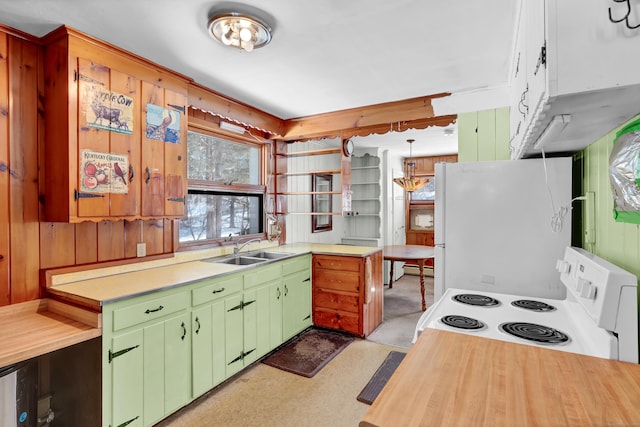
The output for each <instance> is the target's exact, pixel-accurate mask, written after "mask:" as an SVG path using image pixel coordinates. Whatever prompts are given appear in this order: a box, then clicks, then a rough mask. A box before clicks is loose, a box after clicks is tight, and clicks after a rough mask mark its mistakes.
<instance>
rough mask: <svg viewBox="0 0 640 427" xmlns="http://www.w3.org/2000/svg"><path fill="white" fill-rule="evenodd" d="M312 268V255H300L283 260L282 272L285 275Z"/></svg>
mask: <svg viewBox="0 0 640 427" xmlns="http://www.w3.org/2000/svg"><path fill="white" fill-rule="evenodd" d="M310 268H311V256H310V255H304V256H299V257H295V258H292V259H288V260H286V261H283V262H282V274H283V275H284V276H286V275H288V274H292V273H295V272H296V271H301V270H308V269H310Z"/></svg>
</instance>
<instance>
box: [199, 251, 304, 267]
mask: <svg viewBox="0 0 640 427" xmlns="http://www.w3.org/2000/svg"><path fill="white" fill-rule="evenodd" d="M294 255H296V254H293V253H290V252H270V251H255V252H246V253H243V254H236V255H227V256H224V257H216V258H208V259H204V260H203V261H206V262H215V263H220V264H232V265H252V264H263V263H266V262H269V261H274V260H279V259H283V258H290V257H292V256H294Z"/></svg>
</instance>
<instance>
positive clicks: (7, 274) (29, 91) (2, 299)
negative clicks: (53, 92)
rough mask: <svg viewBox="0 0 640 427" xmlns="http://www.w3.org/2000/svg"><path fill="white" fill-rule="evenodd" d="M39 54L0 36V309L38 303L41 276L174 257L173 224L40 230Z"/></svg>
mask: <svg viewBox="0 0 640 427" xmlns="http://www.w3.org/2000/svg"><path fill="white" fill-rule="evenodd" d="M43 88H44V73H43V52H42V47H41V46H40V45H39V44H38V43H37V42H36V41H32V40H27V39H24V38H21V37H16V36H14V35H10V34H6V33H4V32H2V31H0V255H2V259H0V306H2V305H8V304H15V303H19V302H23V301H29V300H33V299H37V298H39V297H40V296H41V295H42V293H41V289H40V270H41V269H48V268H54V267H65V266H77V265H82V264H89V263H98V262H106V261H117V260H125V259H130V258H135V257H136V245H137V243H141V242H144V243H146V245H147V256H151V255H158V254H166V253H172V252H173V251H174V248H173V228H174V227H173V221H171V220H159V221H133V222H127V221H113V222H106V221H105V222H100V223H80V224H67V223H53V222H42V221H40V218H43V215H42V211H41V209H42V206H41V205H40V203H39V200H40V197H39V194H40V193H41V191H40V187H42V185H43V180H44V171H43V170H42V168H41V167H40V166H39V165H42V164H44V162H43V158H42V156H43V152H44V150H43V144H44V143H45V139H44V125H43V118H44V114H46V111H44V109H43V103H42V100H43Z"/></svg>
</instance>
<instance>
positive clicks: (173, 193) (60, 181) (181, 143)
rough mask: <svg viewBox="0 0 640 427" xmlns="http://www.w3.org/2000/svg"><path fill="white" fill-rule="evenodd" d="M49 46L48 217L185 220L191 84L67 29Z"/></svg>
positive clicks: (60, 219) (65, 219) (45, 171)
mask: <svg viewBox="0 0 640 427" xmlns="http://www.w3.org/2000/svg"><path fill="white" fill-rule="evenodd" d="M43 43H44V74H45V79H44V80H45V84H44V111H45V112H46V114H45V115H44V124H45V129H44V135H45V141H44V144H43V147H44V153H43V158H44V161H43V167H42V171H43V177H42V178H43V179H42V182H43V183H44V184H43V186H44V192H43V193H44V194H43V196H42V198H41V201H42V203H43V206H44V220H45V221H51V222H72V223H76V222H83V221H87V220H88V221H95V222H98V221H103V220H122V219H126V220H135V219H151V218H154V219H165V218H171V219H176V218H181V217H182V216H183V215H184V211H185V208H184V194H185V193H186V127H187V126H186V120H187V119H186V114H185V112H186V96H187V87H188V82H187V80H186V79H185V78H184V77H183V76H180V75H177V74H174V73H173V72H172V71H171V70H168V69H164V68H162V67H161V66H159V65H154V64H151V63H144V64H142V63H140V61H139V60H138V59H137V58H135V57H134V56H132V55H130V54H128V53H127V52H125V51H122V50H116V49H113V47H112V46H110V45H107V44H104V43H102V42H100V41H99V40H95V39H92V38H89V37H87V36H85V35H83V34H82V33H79V32H77V31H75V30H72V29H70V28H68V27H59V28H58V29H57V30H54V31H52V32H51V33H50V34H48V35H47V37H46V38H45V39H44V41H43ZM143 82H154V83H144V84H143ZM149 87H151V88H152V90H149ZM150 105H151V107H150ZM156 107H157V108H156ZM149 111H152V112H151V114H149ZM149 140H151V141H154V142H155V141H160V142H159V143H157V144H146V143H147V142H148V141H149ZM150 146H153V148H152V149H151V150H149V147H150ZM150 151H153V153H152V154H149V152H150ZM149 158H152V159H154V161H151V162H146V160H147V159H149ZM156 158H157V159H158V160H157V161H155V159H156ZM147 165H149V166H147ZM143 166H144V167H143ZM145 168H148V173H147V174H145V170H144V169H145ZM145 179H147V182H145ZM151 183H153V184H155V185H154V186H153V193H152V194H153V195H154V196H156V194H157V198H158V200H157V201H156V200H154V202H156V203H155V204H154V203H151V205H152V206H153V207H154V208H153V209H147V204H146V203H145V197H146V193H145V191H144V189H145V185H147V188H148V187H150V186H151V185H150V184H151ZM146 198H147V199H148V197H146ZM156 204H157V205H158V206H159V207H158V208H157V209H156V208H155V206H156Z"/></svg>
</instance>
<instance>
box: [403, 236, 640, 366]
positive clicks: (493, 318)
mask: <svg viewBox="0 0 640 427" xmlns="http://www.w3.org/2000/svg"><path fill="white" fill-rule="evenodd" d="M557 270H558V271H559V273H560V280H561V282H562V283H563V284H564V285H565V287H566V288H567V297H566V298H565V299H547V298H531V297H522V296H518V295H509V294H503V293H492V292H484V291H482V292H479V291H475V290H474V291H469V290H464V289H458V288H448V289H447V290H446V291H445V292H444V294H443V295H442V297H441V298H440V299H439V300H438V301H436V303H434V304H433V305H432V306H431V307H429V309H428V310H427V311H426V312H425V313H424V314H423V315H422V316H421V317H420V319H419V320H418V324H417V325H416V332H415V338H414V342H415V339H417V337H418V335H419V334H420V333H421V332H422V331H423V330H425V329H426V328H432V329H441V330H447V331H452V332H458V333H464V334H471V335H476V336H479V337H484V338H490V339H496V340H501V341H508V342H514V343H520V344H524V345H532V346H539V347H544V348H549V349H554V350H560V351H567V352H571V353H578V354H584V355H588V356H595V357H601V358H606V359H615V360H621V361H626V362H633V363H638V299H637V278H636V276H634V275H633V274H631V273H629V272H627V271H625V270H623V269H621V268H619V267H617V266H615V265H613V264H611V263H610V262H608V261H606V260H604V259H602V258H599V257H597V256H595V255H593V254H591V253H589V252H587V251H585V250H583V249H580V248H573V247H568V248H566V250H565V255H564V258H563V259H562V260H559V261H558V263H557Z"/></svg>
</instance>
